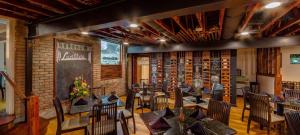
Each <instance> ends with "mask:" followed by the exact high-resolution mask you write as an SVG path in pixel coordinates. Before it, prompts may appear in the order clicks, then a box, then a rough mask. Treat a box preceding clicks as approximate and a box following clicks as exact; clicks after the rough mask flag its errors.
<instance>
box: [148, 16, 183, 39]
mask: <svg viewBox="0 0 300 135" xmlns="http://www.w3.org/2000/svg"><path fill="white" fill-rule="evenodd" d="M154 22H155V23H156V24H157V25H158V26H160V27H161V28H162V29H164V30H165V31H166V32H167V33H169V34H171V35H172V36H173V37H174V39H175V40H176V42H180V40H179V39H178V38H177V37H176V34H175V33H173V32H172V31H171V30H170V29H169V28H168V26H166V25H164V24H163V23H162V22H161V21H160V20H154Z"/></svg>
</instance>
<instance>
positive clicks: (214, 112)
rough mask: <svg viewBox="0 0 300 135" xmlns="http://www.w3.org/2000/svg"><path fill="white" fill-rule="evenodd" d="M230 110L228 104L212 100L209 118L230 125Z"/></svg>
mask: <svg viewBox="0 0 300 135" xmlns="http://www.w3.org/2000/svg"><path fill="white" fill-rule="evenodd" d="M230 108H231V106H230V105H229V104H227V103H226V102H223V101H217V100H213V99H210V100H209V103H208V110H207V116H208V117H210V118H212V119H214V120H218V121H220V122H222V123H224V124H226V125H228V124H229V115H230Z"/></svg>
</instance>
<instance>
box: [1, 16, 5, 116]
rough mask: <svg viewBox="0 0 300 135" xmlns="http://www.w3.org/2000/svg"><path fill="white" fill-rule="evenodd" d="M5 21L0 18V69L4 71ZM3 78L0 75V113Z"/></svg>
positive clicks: (3, 103)
mask: <svg viewBox="0 0 300 135" xmlns="http://www.w3.org/2000/svg"><path fill="white" fill-rule="evenodd" d="M6 30H7V21H5V20H2V19H0V71H3V72H6V33H7V32H6ZM5 100H6V89H5V79H4V77H3V76H1V75H0V114H1V113H4V112H5V111H6V109H5V108H6V101H5Z"/></svg>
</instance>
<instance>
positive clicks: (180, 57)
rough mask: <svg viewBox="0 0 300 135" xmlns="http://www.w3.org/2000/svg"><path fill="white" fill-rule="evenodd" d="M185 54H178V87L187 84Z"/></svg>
mask: <svg viewBox="0 0 300 135" xmlns="http://www.w3.org/2000/svg"><path fill="white" fill-rule="evenodd" d="M184 57H185V52H178V53H177V60H178V62H177V64H178V65H177V82H178V85H182V84H185V79H184V78H185V64H184V63H185V59H184Z"/></svg>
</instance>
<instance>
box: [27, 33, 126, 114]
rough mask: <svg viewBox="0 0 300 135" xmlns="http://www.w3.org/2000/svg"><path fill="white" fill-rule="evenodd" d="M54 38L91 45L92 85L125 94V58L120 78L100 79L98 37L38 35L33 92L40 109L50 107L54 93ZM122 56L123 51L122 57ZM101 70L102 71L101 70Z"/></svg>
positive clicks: (35, 44)
mask: <svg viewBox="0 0 300 135" xmlns="http://www.w3.org/2000/svg"><path fill="white" fill-rule="evenodd" d="M54 38H57V39H64V40H70V41H76V42H83V43H87V44H90V45H92V47H93V86H94V87H97V86H105V87H106V93H109V92H110V91H116V92H117V94H118V95H123V94H125V60H122V78H117V79H106V80H103V79H101V65H100V63H99V58H100V57H99V56H100V54H99V45H100V42H98V39H96V38H92V37H86V36H80V35H59V36H45V37H39V38H36V39H34V40H33V41H32V44H33V69H32V70H33V71H32V74H33V82H32V83H33V84H32V85H33V86H32V87H33V93H34V94H35V95H38V96H39V101H40V109H41V110H43V109H48V108H50V107H52V106H53V105H52V99H53V94H54V80H53V79H54V73H55V69H54V63H53V59H54V57H55V56H54ZM123 58H124V53H123V56H122V59H123ZM102 72H103V71H102Z"/></svg>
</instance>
